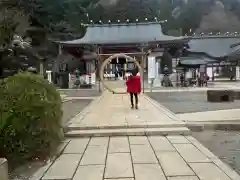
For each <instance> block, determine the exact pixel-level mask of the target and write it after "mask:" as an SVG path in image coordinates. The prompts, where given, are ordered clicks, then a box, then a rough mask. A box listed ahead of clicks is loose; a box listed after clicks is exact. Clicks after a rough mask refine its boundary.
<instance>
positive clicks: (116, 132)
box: [65, 127, 191, 137]
mask: <svg viewBox="0 0 240 180" xmlns="http://www.w3.org/2000/svg"><path fill="white" fill-rule="evenodd" d="M190 134H191V131H190V130H189V129H188V128H186V127H175V128H125V129H95V130H72V131H68V132H66V133H65V137H100V136H144V135H190Z"/></svg>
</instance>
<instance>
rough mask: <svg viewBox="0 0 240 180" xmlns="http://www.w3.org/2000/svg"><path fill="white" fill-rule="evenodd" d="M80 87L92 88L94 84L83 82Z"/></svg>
mask: <svg viewBox="0 0 240 180" xmlns="http://www.w3.org/2000/svg"><path fill="white" fill-rule="evenodd" d="M80 88H81V89H91V88H92V85H91V84H81V85H80Z"/></svg>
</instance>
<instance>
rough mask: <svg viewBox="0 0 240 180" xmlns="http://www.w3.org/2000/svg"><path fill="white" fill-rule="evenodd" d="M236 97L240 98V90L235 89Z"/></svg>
mask: <svg viewBox="0 0 240 180" xmlns="http://www.w3.org/2000/svg"><path fill="white" fill-rule="evenodd" d="M235 99H238V100H240V91H235Z"/></svg>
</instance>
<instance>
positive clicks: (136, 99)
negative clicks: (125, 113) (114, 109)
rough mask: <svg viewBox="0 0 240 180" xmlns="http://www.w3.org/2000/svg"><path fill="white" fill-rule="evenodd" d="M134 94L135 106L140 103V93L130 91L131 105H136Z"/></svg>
mask: <svg viewBox="0 0 240 180" xmlns="http://www.w3.org/2000/svg"><path fill="white" fill-rule="evenodd" d="M133 96H134V97H135V106H137V105H138V93H130V100H131V105H132V106H134V103H133Z"/></svg>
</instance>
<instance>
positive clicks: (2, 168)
mask: <svg viewBox="0 0 240 180" xmlns="http://www.w3.org/2000/svg"><path fill="white" fill-rule="evenodd" d="M0 179H1V180H9V178H8V163H7V160H6V159H5V158H0Z"/></svg>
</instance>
